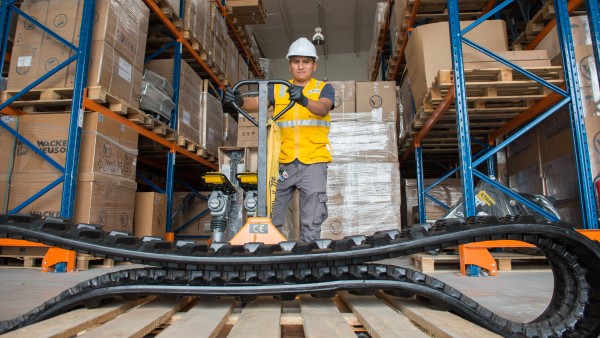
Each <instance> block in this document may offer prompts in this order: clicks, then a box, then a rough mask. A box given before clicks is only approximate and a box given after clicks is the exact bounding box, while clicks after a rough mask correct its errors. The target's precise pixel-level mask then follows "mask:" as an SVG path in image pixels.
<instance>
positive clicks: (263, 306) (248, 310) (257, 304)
mask: <svg viewBox="0 0 600 338" xmlns="http://www.w3.org/2000/svg"><path fill="white" fill-rule="evenodd" d="M280 317H281V303H280V302H278V301H275V300H272V299H258V300H256V301H254V302H252V303H249V304H247V305H246V307H245V308H244V310H242V314H241V315H240V317H239V319H238V321H237V323H236V325H235V326H234V327H233V329H231V332H230V333H229V335H228V336H227V337H229V338H238V337H239V338H252V337H256V338H263V337H280V336H281V328H280V326H279V321H280Z"/></svg>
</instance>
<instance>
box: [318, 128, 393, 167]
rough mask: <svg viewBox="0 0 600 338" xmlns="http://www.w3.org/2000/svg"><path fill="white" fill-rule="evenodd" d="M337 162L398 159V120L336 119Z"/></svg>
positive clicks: (331, 138) (333, 141)
mask: <svg viewBox="0 0 600 338" xmlns="http://www.w3.org/2000/svg"><path fill="white" fill-rule="evenodd" d="M329 141H330V142H331V146H332V148H333V152H332V155H333V162H335V163H348V162H369V163H370V162H398V146H397V135H396V126H395V122H382V123H377V122H334V123H331V129H330V131H329Z"/></svg>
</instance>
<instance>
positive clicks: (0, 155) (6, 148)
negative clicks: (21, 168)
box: [0, 115, 19, 177]
mask: <svg viewBox="0 0 600 338" xmlns="http://www.w3.org/2000/svg"><path fill="white" fill-rule="evenodd" d="M0 121H2V123H4V124H6V125H7V126H8V127H9V128H11V129H12V130H15V131H18V128H17V127H18V125H19V122H18V121H19V118H18V117H17V116H11V115H2V116H0ZM16 145H17V140H16V138H14V137H13V136H12V134H11V133H10V132H9V131H8V130H7V129H4V128H3V127H0V177H4V175H7V174H9V173H11V172H12V170H13V161H14V150H15V147H16Z"/></svg>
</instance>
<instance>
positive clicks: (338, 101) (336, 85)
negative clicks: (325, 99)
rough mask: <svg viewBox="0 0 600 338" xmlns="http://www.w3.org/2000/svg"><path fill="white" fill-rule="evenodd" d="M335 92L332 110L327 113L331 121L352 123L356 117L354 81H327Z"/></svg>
mask: <svg viewBox="0 0 600 338" xmlns="http://www.w3.org/2000/svg"><path fill="white" fill-rule="evenodd" d="M328 83H329V84H330V85H332V86H333V89H334V90H335V102H334V104H333V105H334V108H333V109H332V110H331V111H329V116H330V117H331V121H332V122H333V121H354V120H355V119H356V117H355V116H354V112H356V103H355V101H356V99H355V96H356V81H329V82H328Z"/></svg>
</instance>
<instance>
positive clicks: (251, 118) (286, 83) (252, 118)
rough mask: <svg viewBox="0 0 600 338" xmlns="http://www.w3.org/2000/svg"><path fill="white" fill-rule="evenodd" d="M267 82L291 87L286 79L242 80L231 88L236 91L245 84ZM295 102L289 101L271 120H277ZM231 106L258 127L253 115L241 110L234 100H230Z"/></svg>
mask: <svg viewBox="0 0 600 338" xmlns="http://www.w3.org/2000/svg"><path fill="white" fill-rule="evenodd" d="M265 82H266V83H267V84H268V85H269V84H281V85H284V86H286V87H288V88H291V87H292V84H291V83H289V82H288V81H285V80H242V81H240V82H238V83H236V84H235V86H233V88H232V90H233V91H234V92H236V91H237V89H238V88H239V87H241V86H247V85H251V84H257V85H260V84H261V83H265ZM295 103H296V102H294V101H290V103H289V104H288V105H287V106H286V107H285V108H284V109H283V110H282V111H281V112H279V114H277V115H275V116H274V117H273V121H277V119H279V118H280V117H281V116H282V115H283V114H285V112H287V111H288V110H290V108H292V107H293V106H294V104H295ZM232 105H233V107H234V108H235V109H236V110H237V111H238V112H239V113H240V114H242V115H244V117H245V118H247V119H248V120H249V121H250V122H252V123H253V124H254V125H255V126H257V127H258V121H256V120H255V119H254V117H252V116H251V115H250V114H248V113H247V112H246V111H245V110H243V109H242V108H241V107H238V105H237V104H236V103H235V102H232Z"/></svg>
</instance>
